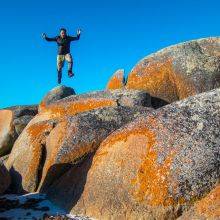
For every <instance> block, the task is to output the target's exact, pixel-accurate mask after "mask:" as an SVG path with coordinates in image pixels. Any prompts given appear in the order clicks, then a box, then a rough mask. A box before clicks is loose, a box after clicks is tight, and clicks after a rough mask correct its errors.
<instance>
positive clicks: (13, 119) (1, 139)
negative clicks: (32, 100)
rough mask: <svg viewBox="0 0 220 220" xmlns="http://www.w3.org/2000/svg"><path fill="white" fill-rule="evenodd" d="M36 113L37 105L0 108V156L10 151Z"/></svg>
mask: <svg viewBox="0 0 220 220" xmlns="http://www.w3.org/2000/svg"><path fill="white" fill-rule="evenodd" d="M36 114H37V106H35V105H33V106H14V107H10V108H7V109H2V110H0V156H3V155H5V154H7V153H9V152H10V150H11V148H12V146H13V144H14V142H15V140H16V139H17V137H18V136H19V135H20V133H21V132H22V131H23V129H24V128H25V126H26V125H27V124H28V123H29V121H30V120H31V119H32V118H33V117H34V115H36Z"/></svg>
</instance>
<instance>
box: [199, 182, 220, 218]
mask: <svg viewBox="0 0 220 220" xmlns="http://www.w3.org/2000/svg"><path fill="white" fill-rule="evenodd" d="M195 211H196V213H197V214H199V215H202V216H204V217H206V218H218V217H220V185H218V186H217V187H216V188H215V189H213V190H212V191H211V192H210V193H209V194H208V195H207V196H206V197H205V198H203V199H201V200H200V201H198V202H197V203H196V204H195Z"/></svg>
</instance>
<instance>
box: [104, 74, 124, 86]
mask: <svg viewBox="0 0 220 220" xmlns="http://www.w3.org/2000/svg"><path fill="white" fill-rule="evenodd" d="M124 85H125V84H124V71H123V70H118V71H117V72H116V73H115V74H114V75H113V76H112V78H111V79H110V80H109V82H108V84H107V87H106V88H107V89H110V90H114V89H121V88H123V87H124Z"/></svg>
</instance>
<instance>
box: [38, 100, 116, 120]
mask: <svg viewBox="0 0 220 220" xmlns="http://www.w3.org/2000/svg"><path fill="white" fill-rule="evenodd" d="M108 106H117V103H116V102H115V101H114V100H111V99H96V98H87V99H82V100H77V101H74V102H67V103H61V104H52V105H51V106H49V107H48V108H46V109H44V110H43V111H42V113H41V114H47V115H48V117H49V118H50V119H51V118H57V117H62V116H69V115H75V114H77V113H80V112H85V111H89V110H92V109H97V108H101V107H108Z"/></svg>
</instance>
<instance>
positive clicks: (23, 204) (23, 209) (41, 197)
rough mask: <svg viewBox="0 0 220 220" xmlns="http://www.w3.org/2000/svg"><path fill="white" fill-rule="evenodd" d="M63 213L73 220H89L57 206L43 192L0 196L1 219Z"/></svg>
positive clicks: (36, 217) (31, 219) (19, 219)
mask: <svg viewBox="0 0 220 220" xmlns="http://www.w3.org/2000/svg"><path fill="white" fill-rule="evenodd" d="M46 215H47V216H58V215H63V216H66V217H68V218H69V219H73V220H89V219H90V220H91V218H88V217H85V216H74V215H70V214H68V213H67V212H66V211H65V210H63V209H61V208H59V207H58V206H56V205H55V204H53V203H52V202H51V201H49V200H48V199H47V198H46V195H45V194H39V193H29V194H25V195H14V194H13V195H12V194H8V195H2V196H0V219H1V220H3V219H4V220H6V219H9V220H25V219H27V220H33V219H35V220H41V219H42V220H43V219H44V217H45V216H46Z"/></svg>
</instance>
